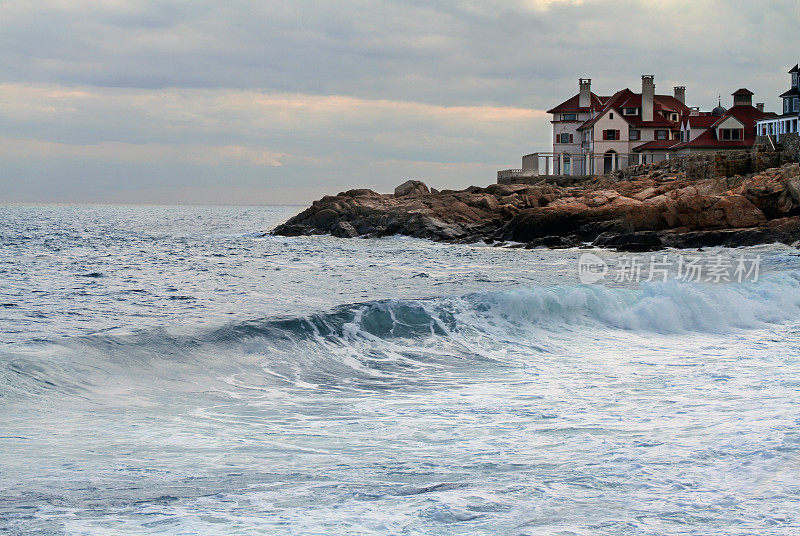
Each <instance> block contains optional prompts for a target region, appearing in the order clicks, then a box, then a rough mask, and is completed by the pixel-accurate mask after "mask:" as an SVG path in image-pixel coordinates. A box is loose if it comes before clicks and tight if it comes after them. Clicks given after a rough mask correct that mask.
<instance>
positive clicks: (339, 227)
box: [331, 221, 358, 238]
mask: <svg viewBox="0 0 800 536" xmlns="http://www.w3.org/2000/svg"><path fill="white" fill-rule="evenodd" d="M331 235H333V236H336V237H339V238H355V237H357V236H358V231H356V228H355V227H353V224H352V223H350V222H346V221H340V222H337V223H335V224H334V225H333V227H331Z"/></svg>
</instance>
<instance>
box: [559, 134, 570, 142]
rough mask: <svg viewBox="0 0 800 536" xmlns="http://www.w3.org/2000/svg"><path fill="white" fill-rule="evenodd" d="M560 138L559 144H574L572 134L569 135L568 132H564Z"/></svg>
mask: <svg viewBox="0 0 800 536" xmlns="http://www.w3.org/2000/svg"><path fill="white" fill-rule="evenodd" d="M558 137H559V140H558V141H559V143H572V134H569V133H567V132H563V133H561V134H559V135H558Z"/></svg>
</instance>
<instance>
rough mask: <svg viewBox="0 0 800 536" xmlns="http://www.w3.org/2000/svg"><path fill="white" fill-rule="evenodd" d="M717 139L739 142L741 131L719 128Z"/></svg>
mask: <svg viewBox="0 0 800 536" xmlns="http://www.w3.org/2000/svg"><path fill="white" fill-rule="evenodd" d="M719 139H721V140H740V139H742V130H741V129H739V128H721V129H719Z"/></svg>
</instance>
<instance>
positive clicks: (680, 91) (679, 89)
mask: <svg viewBox="0 0 800 536" xmlns="http://www.w3.org/2000/svg"><path fill="white" fill-rule="evenodd" d="M675 98H676V99H678V100H679V101H681V103H682V104H686V86H675Z"/></svg>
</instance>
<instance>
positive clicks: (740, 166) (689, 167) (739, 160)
mask: <svg viewBox="0 0 800 536" xmlns="http://www.w3.org/2000/svg"><path fill="white" fill-rule="evenodd" d="M789 162H796V159H795V158H793V157H792V155H791V154H789V153H788V152H786V151H782V152H775V151H770V150H767V149H766V147H765V146H763V145H756V146H755V147H754V148H753V150H752V151H749V150H748V151H745V150H742V151H720V152H716V153H698V154H692V155H688V156H680V157H675V158H671V159H669V160H663V161H661V162H658V163H656V164H648V165H646V166H631V167H628V168H625V169H622V170H619V171H616V172H614V173H611V174H610V175H609V176H610V177H614V178H616V179H618V180H627V179H630V178H631V177H635V176H637V175H642V174H644V173H647V172H648V170H652V169H658V170H663V171H664V172H666V173H679V172H683V173H685V174H686V177H687V178H689V179H692V180H702V179H719V178H723V177H733V176H734V175H747V174H750V173H758V172H760V171H764V170H765V169H769V168H774V167H779V166H781V165H783V164H786V163H789Z"/></svg>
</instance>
